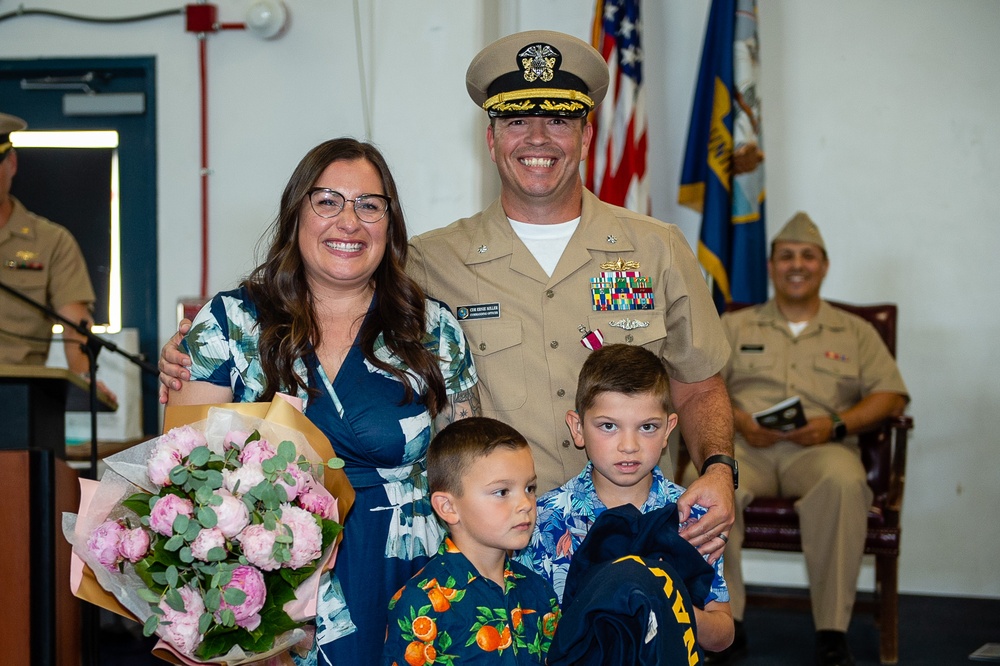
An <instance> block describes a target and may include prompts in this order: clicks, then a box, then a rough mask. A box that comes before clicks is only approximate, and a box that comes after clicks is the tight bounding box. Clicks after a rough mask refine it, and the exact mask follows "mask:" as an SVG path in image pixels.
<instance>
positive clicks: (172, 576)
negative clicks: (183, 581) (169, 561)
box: [167, 565, 180, 588]
mask: <svg viewBox="0 0 1000 666" xmlns="http://www.w3.org/2000/svg"><path fill="white" fill-rule="evenodd" d="M179 576H180V575H179V574H178V572H177V567H175V566H173V565H170V566H169V567H167V585H169V586H170V587H172V588H174V587H177V579H178V578H179Z"/></svg>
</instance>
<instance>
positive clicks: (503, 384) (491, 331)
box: [462, 320, 528, 412]
mask: <svg viewBox="0 0 1000 666" xmlns="http://www.w3.org/2000/svg"><path fill="white" fill-rule="evenodd" d="M462 330H464V331H465V336H466V337H467V338H468V339H469V348H470V349H471V350H472V356H473V358H474V359H475V362H476V371H477V373H478V374H479V382H480V394H481V397H482V398H483V401H484V404H485V406H486V407H487V408H488V407H489V406H490V405H491V404H492V406H493V408H494V409H496V410H497V411H501V412H506V411H511V410H515V409H520V408H521V407H523V406H524V404H525V402H527V399H528V395H527V386H526V383H525V375H524V353H523V347H522V342H523V331H522V327H521V322H520V321H500V320H481V321H464V322H462Z"/></svg>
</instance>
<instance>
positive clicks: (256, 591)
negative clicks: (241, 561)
mask: <svg viewBox="0 0 1000 666" xmlns="http://www.w3.org/2000/svg"><path fill="white" fill-rule="evenodd" d="M231 588H236V589H237V590H243V592H244V593H245V594H246V595H247V596H246V599H244V600H243V603H241V604H240V605H238V606H231V605H229V604H228V603H226V599H225V596H223V599H222V603H221V604H220V605H219V612H218V613H217V614H216V616H215V617H216V619H218V618H219V617H220V615H221V612H222V611H223V610H225V609H227V608H228V609H230V610H232V611H233V615H235V616H236V624H237V626H240V627H243V628H244V629H246V630H248V631H253V630H254V629H256V628H257V627H258V626H260V609H261V608H263V607H264V600H265V599H266V598H267V588H266V587H265V586H264V574H262V573H261V572H260V571H258V570H257V569H254V568H253V567H248V566H239V567H236V569H235V570H234V571H233V578H232V580H230V581H229V584H228V585H226V586H225V587H224V588H222V591H223V593H225V591H226V590H228V589H231Z"/></svg>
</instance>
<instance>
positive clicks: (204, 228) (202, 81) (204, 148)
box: [198, 33, 209, 301]
mask: <svg viewBox="0 0 1000 666" xmlns="http://www.w3.org/2000/svg"><path fill="white" fill-rule="evenodd" d="M207 41H208V39H207V35H205V34H204V33H202V34H200V35H198V78H199V90H200V94H201V290H200V292H199V294H200V296H201V299H202V300H203V301H204V300H207V299H208V176H209V171H208V81H207V79H208V74H207V69H208V68H207V65H206V60H207V45H206V42H207Z"/></svg>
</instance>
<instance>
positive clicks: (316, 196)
mask: <svg viewBox="0 0 1000 666" xmlns="http://www.w3.org/2000/svg"><path fill="white" fill-rule="evenodd" d="M307 196H308V197H309V205H310V206H312V209H313V212H314V213H316V214H317V215H319V216H320V217H326V218H331V217H337V216H338V215H340V212H341V211H342V210H344V206H345V205H346V204H347V202H348V201H350V202H351V204H353V205H354V214H355V215H357V216H358V219H359V220H361V221H362V222H378V221H379V220H381V219H382V218H383V217H385V214H386V212H387V211H388V210H389V203H390V202H391V199H389V197H387V196H384V195H382V194H361V195H359V196H357V197H356V198H354V199H348V198H347V197H345V196H344V195H343V194H341V193H340V192H337V191H336V190H331V189H330V188H328V187H314V188H312V189H311V190H309V192H308V193H307Z"/></svg>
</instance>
